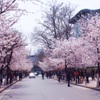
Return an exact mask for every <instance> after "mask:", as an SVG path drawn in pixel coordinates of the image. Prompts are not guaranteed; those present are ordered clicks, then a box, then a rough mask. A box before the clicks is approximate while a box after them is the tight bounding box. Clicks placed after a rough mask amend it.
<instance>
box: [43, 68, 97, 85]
mask: <svg viewBox="0 0 100 100" xmlns="http://www.w3.org/2000/svg"><path fill="white" fill-rule="evenodd" d="M96 73H97V72H96V70H95V69H94V68H90V69H75V68H67V69H58V70H53V71H45V72H42V79H44V75H45V76H46V77H47V78H54V77H55V76H56V77H57V80H58V82H60V81H62V80H65V81H66V82H67V83H68V86H69V87H70V82H71V81H74V82H75V84H82V83H83V82H84V81H85V83H89V77H91V79H92V80H95V77H96Z"/></svg>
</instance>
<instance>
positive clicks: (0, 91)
mask: <svg viewBox="0 0 100 100" xmlns="http://www.w3.org/2000/svg"><path fill="white" fill-rule="evenodd" d="M17 82H18V81H16V82H13V83H12V84H9V85H8V86H5V87H4V88H3V89H2V90H0V93H2V92H3V91H4V90H6V89H7V88H9V87H10V86H12V85H13V84H15V83H17Z"/></svg>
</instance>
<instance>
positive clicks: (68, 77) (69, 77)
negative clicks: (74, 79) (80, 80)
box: [66, 69, 71, 87]
mask: <svg viewBox="0 0 100 100" xmlns="http://www.w3.org/2000/svg"><path fill="white" fill-rule="evenodd" d="M70 80H71V72H70V70H69V69H67V70H66V81H67V83H68V87H70Z"/></svg>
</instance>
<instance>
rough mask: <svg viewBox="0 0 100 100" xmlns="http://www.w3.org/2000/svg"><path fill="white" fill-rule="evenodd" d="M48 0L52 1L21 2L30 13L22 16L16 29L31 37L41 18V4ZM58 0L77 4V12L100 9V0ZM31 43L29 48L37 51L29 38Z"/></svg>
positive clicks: (21, 5)
mask: <svg viewBox="0 0 100 100" xmlns="http://www.w3.org/2000/svg"><path fill="white" fill-rule="evenodd" d="M47 1H52V0H41V2H43V4H41V3H39V4H38V3H36V4H34V3H31V2H27V3H19V4H20V7H21V8H24V9H26V10H28V11H29V12H32V13H29V14H27V15H24V16H22V17H21V18H20V20H19V21H18V23H17V24H16V25H15V26H14V27H15V28H16V29H18V30H19V31H20V32H22V33H23V35H25V36H26V37H27V38H30V34H31V33H32V32H33V28H34V26H35V25H36V23H37V21H38V20H40V16H41V8H40V7H41V6H43V5H45V4H46V2H47ZM56 1H58V2H63V3H66V4H68V3H70V4H71V5H73V6H77V8H76V12H75V14H76V13H77V12H78V11H80V10H82V9H99V8H100V0H56ZM27 41H28V43H29V46H28V48H30V49H31V48H32V49H33V50H32V49H31V50H30V51H33V52H36V51H37V47H35V46H32V44H31V43H30V40H27Z"/></svg>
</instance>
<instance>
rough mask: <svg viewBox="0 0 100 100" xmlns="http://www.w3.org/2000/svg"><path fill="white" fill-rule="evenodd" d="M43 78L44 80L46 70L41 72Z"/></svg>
mask: <svg viewBox="0 0 100 100" xmlns="http://www.w3.org/2000/svg"><path fill="white" fill-rule="evenodd" d="M41 75H42V79H43V80H44V71H42V72H41Z"/></svg>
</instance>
